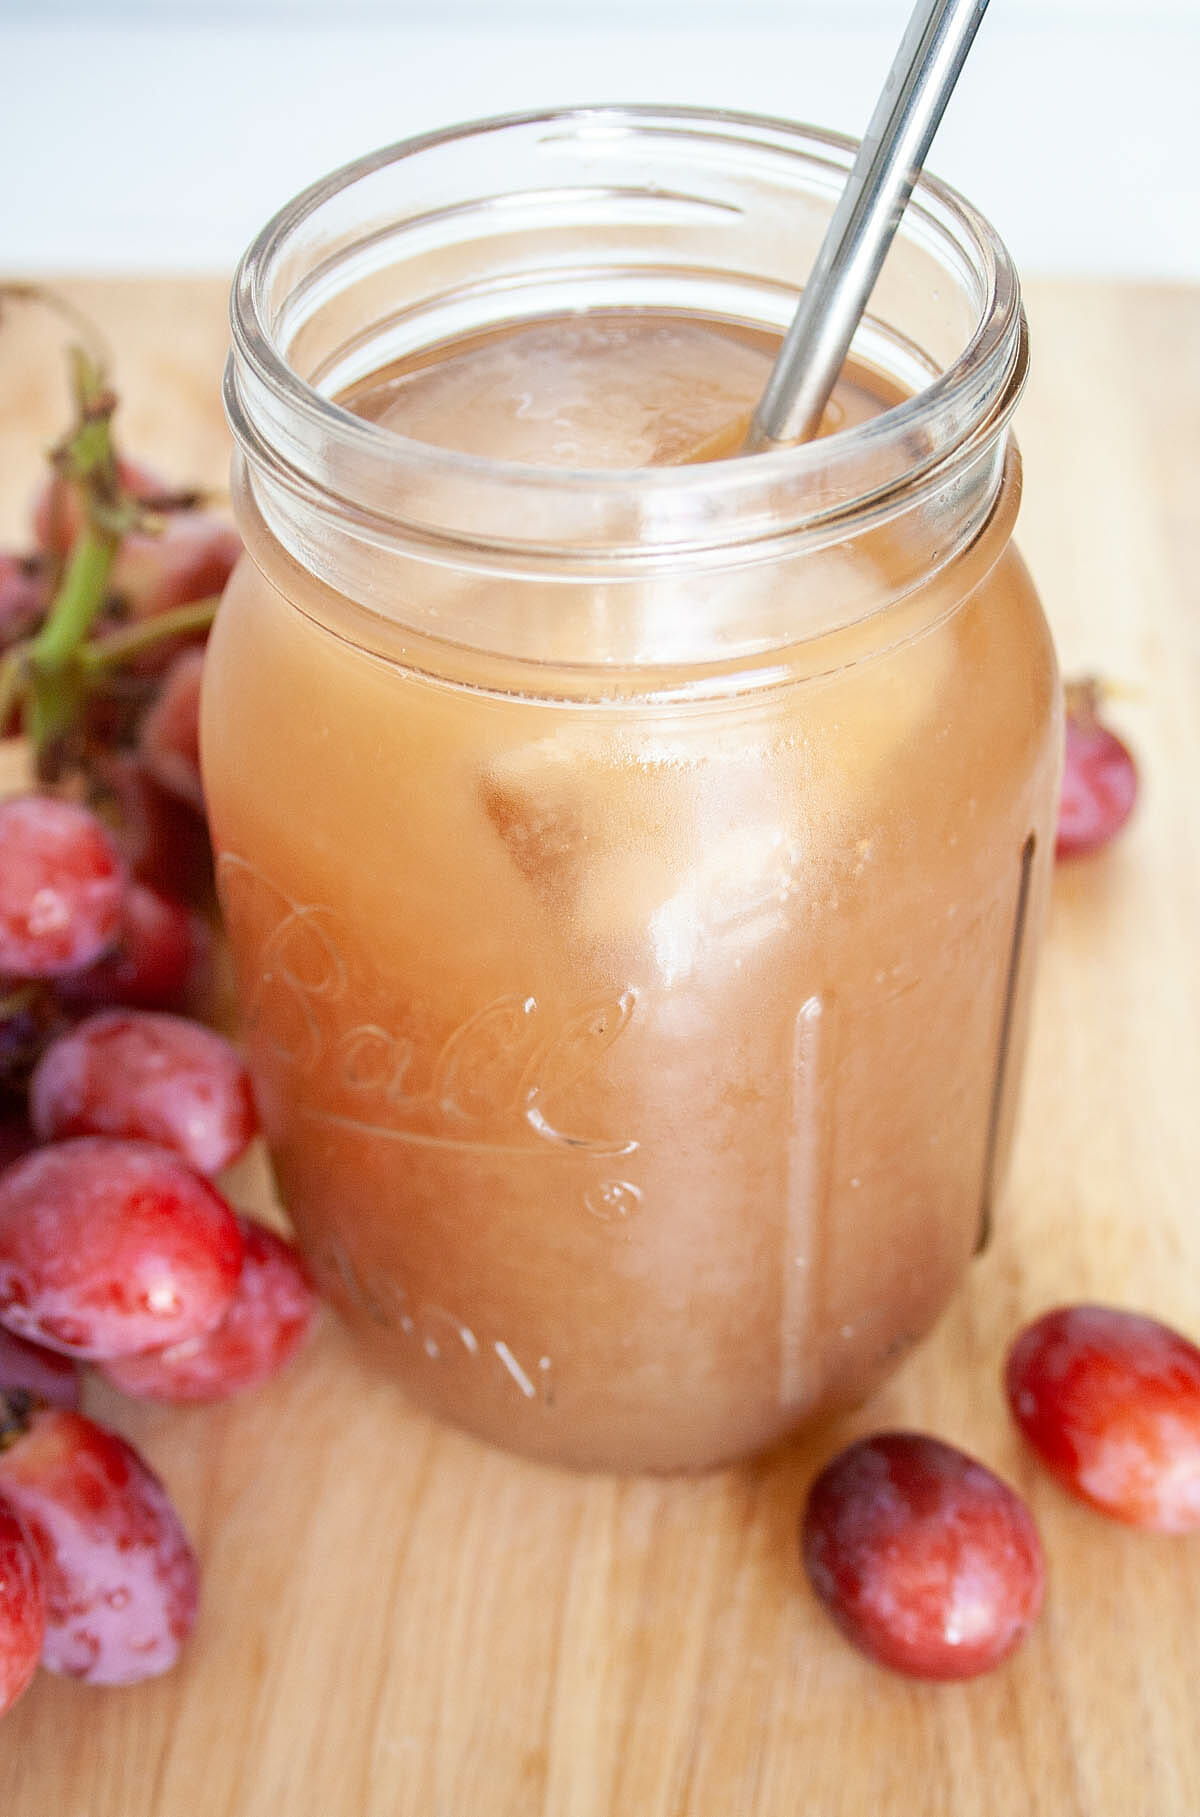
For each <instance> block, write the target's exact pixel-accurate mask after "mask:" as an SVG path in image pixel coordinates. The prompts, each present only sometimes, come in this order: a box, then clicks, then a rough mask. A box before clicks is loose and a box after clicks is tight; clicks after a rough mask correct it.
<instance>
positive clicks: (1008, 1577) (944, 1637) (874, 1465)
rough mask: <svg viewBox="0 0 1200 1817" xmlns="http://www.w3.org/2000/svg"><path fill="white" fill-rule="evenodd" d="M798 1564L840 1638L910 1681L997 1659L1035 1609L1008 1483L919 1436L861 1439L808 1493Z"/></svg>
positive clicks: (1024, 1523) (1024, 1524) (1031, 1568)
mask: <svg viewBox="0 0 1200 1817" xmlns="http://www.w3.org/2000/svg"><path fill="white" fill-rule="evenodd" d="M802 1548H803V1554H804V1563H805V1567H806V1569H807V1571H808V1575H809V1578H810V1580H811V1582H812V1585H813V1588H814V1589H815V1590H816V1592H817V1595H818V1596H819V1597H820V1598H821V1601H822V1602H823V1603H824V1604H825V1606H826V1608H827V1609H828V1610H829V1612H830V1614H831V1615H832V1616H833V1619H834V1621H835V1622H836V1623H837V1624H838V1626H839V1627H840V1628H841V1630H842V1632H843V1633H844V1634H845V1635H846V1636H847V1638H848V1639H850V1640H851V1641H853V1642H854V1644H855V1646H857V1647H860V1648H861V1649H862V1651H863V1652H864V1653H868V1654H870V1656H871V1657H872V1658H873V1659H876V1660H878V1661H879V1662H880V1663H881V1664H882V1665H886V1666H892V1667H893V1668H894V1669H895V1670H896V1671H899V1672H907V1673H908V1674H909V1675H910V1676H911V1677H914V1678H937V1679H950V1678H973V1677H974V1676H975V1675H976V1674H977V1673H979V1672H986V1671H987V1670H988V1669H989V1668H990V1667H991V1666H994V1665H997V1664H999V1662H1000V1661H1001V1660H1002V1659H1004V1658H1005V1657H1006V1656H1007V1655H1008V1654H1009V1653H1011V1652H1012V1650H1013V1648H1014V1647H1015V1646H1016V1645H1017V1643H1018V1641H1020V1639H1021V1637H1022V1636H1023V1635H1024V1633H1025V1631H1026V1629H1027V1628H1028V1627H1029V1626H1030V1624H1031V1623H1032V1621H1033V1619H1034V1617H1035V1616H1036V1615H1037V1612H1038V1609H1039V1608H1040V1606H1041V1600H1042V1588H1043V1579H1044V1571H1043V1565H1042V1548H1041V1544H1040V1542H1039V1540H1038V1535H1037V1529H1036V1527H1035V1526H1034V1524H1033V1518H1032V1516H1031V1515H1030V1513H1029V1510H1028V1508H1026V1506H1025V1504H1024V1502H1023V1501H1022V1500H1021V1499H1020V1497H1019V1496H1018V1495H1017V1494H1015V1492H1014V1491H1013V1490H1012V1489H1010V1488H1009V1487H1008V1485H1007V1483H1003V1482H1001V1480H1000V1478H999V1477H998V1476H993V1474H992V1472H991V1471H990V1470H987V1469H985V1468H984V1466H983V1465H982V1464H980V1463H977V1462H976V1461H975V1459H974V1458H971V1457H968V1456H967V1455H966V1453H965V1452H962V1451H958V1450H955V1448H954V1447H953V1446H952V1445H944V1444H942V1443H940V1441H939V1440H937V1439H933V1438H926V1437H924V1436H923V1435H922V1434H920V1433H913V1432H885V1433H878V1434H876V1436H875V1437H873V1438H868V1439H862V1440H860V1441H859V1443H858V1444H856V1445H851V1446H850V1447H849V1449H848V1450H846V1451H843V1452H841V1453H840V1454H839V1455H838V1456H837V1457H835V1458H834V1460H833V1462H832V1463H831V1464H829V1465H827V1466H826V1468H825V1469H824V1470H823V1471H822V1473H821V1475H820V1476H819V1477H818V1478H817V1480H816V1482H815V1483H814V1484H813V1487H812V1489H811V1491H810V1493H809V1498H808V1506H807V1508H806V1510H805V1514H804V1525H803V1534H802Z"/></svg>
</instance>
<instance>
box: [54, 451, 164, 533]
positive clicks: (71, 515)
mask: <svg viewBox="0 0 1200 1817" xmlns="http://www.w3.org/2000/svg"><path fill="white" fill-rule="evenodd" d="M117 471H118V473H119V475H120V479H121V484H122V486H124V488H125V490H126V492H128V493H130V494H131V495H132V496H133V497H134V498H139V499H148V498H156V497H159V496H160V495H162V494H163V493H164V492H165V491H166V487H165V486H164V484H163V482H162V480H161V479H160V478H159V476H158V474H157V473H153V472H152V471H151V470H150V468H149V467H146V466H143V465H142V463H141V462H140V461H130V460H125V459H124V458H121V459H119V460H118V461H117ZM82 523H83V511H82V507H81V505H80V500H79V491H78V488H77V487H76V486H74V485H73V484H72V483H71V481H70V480H68V479H66V478H65V477H64V476H63V475H62V474H61V473H56V474H54V476H53V477H52V478H51V479H49V480H47V481H46V484H45V485H44V486H43V488H42V490H41V491H40V492H39V493H38V496H37V498H36V499H35V500H34V506H33V534H34V536H35V538H36V539H37V543H38V547H39V548H41V549H45V550H46V551H47V553H48V554H51V555H66V554H67V553H68V552H69V551H70V549H71V546H72V544H73V543H74V541H75V538H76V537H77V536H78V535H79V530H80V526H81V525H82Z"/></svg>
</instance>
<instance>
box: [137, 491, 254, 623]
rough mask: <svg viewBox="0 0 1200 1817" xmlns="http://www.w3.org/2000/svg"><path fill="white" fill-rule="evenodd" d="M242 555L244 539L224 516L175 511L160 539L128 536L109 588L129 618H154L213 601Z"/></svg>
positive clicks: (166, 521)
mask: <svg viewBox="0 0 1200 1817" xmlns="http://www.w3.org/2000/svg"><path fill="white" fill-rule="evenodd" d="M241 553H242V540H241V537H240V536H239V535H238V533H237V531H236V530H235V529H234V528H233V526H232V524H230V523H227V522H226V520H225V519H224V518H222V517H218V516H217V515H216V514H215V513H214V512H212V511H201V510H197V509H195V508H192V509H189V510H186V511H171V512H169V513H167V514H166V515H165V517H164V520H163V527H162V529H161V530H160V531H159V532H158V533H157V534H156V535H143V534H142V533H140V532H137V531H135V532H134V533H133V534H132V535H130V536H127V537H126V538H125V541H124V542H123V543H122V545H121V549H120V552H119V554H118V556H117V559H116V561H115V562H114V564H113V570H112V579H111V588H112V591H113V592H114V593H115V594H117V595H118V596H119V598H120V600H121V602H122V604H123V606H124V608H125V610H126V612H127V613H128V614H129V615H130V616H131V617H133V618H153V617H156V616H157V614H158V613H160V612H169V611H170V610H171V609H172V607H174V606H190V605H193V604H194V603H195V602H196V601H197V600H201V599H212V598H214V597H215V596H216V595H217V594H219V593H220V592H221V591H222V589H223V588H224V586H225V583H226V581H227V580H228V579H229V576H230V575H231V574H232V572H233V568H234V564H235V562H236V561H237V559H238V557H239V556H240V555H241ZM173 647H174V648H178V646H177V645H175V646H173Z"/></svg>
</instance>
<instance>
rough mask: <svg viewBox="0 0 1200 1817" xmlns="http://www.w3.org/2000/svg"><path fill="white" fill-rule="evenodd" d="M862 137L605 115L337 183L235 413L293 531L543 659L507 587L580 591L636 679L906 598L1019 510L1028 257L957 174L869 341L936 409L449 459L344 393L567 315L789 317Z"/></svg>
mask: <svg viewBox="0 0 1200 1817" xmlns="http://www.w3.org/2000/svg"><path fill="white" fill-rule="evenodd" d="M855 149H856V148H855V145H854V143H853V141H850V140H847V139H841V138H835V137H833V136H831V135H827V134H822V133H817V132H814V131H812V130H810V129H807V128H801V127H795V126H789V125H787V124H785V123H779V122H772V121H764V120H758V119H752V118H747V117H744V116H737V115H730V114H719V113H700V112H689V111H685V110H672V109H647V108H612V109H586V110H575V111H570V112H564V113H557V114H541V115H536V116H527V117H522V118H519V119H511V120H505V121H492V122H483V123H481V124H478V125H475V126H472V127H467V128H463V129H461V130H458V131H454V132H449V133H442V134H435V135H430V136H428V137H426V138H424V139H420V140H414V141H410V142H407V143H405V144H403V145H400V146H396V147H393V148H390V149H389V150H388V151H385V152H381V153H378V154H376V155H375V156H374V157H371V158H367V159H364V160H362V161H361V162H360V163H359V164H356V165H353V166H350V167H348V168H347V169H346V170H344V171H342V172H339V173H337V174H336V175H335V176H333V177H330V178H329V179H327V180H326V181H325V182H324V183H322V184H320V185H317V186H316V187H315V188H314V189H312V190H310V191H308V192H306V194H305V195H303V196H301V197H299V198H298V199H297V200H296V201H295V202H294V203H292V204H291V205H290V206H289V207H288V208H286V209H285V210H284V211H283V212H282V213H281V214H280V215H279V216H278V217H276V219H275V221H273V222H272V223H271V224H270V225H269V226H268V227H267V229H266V230H265V231H264V233H263V234H262V235H261V236H260V238H259V239H258V240H257V241H256V242H255V244H254V246H253V247H252V248H251V249H250V251H249V253H248V254H247V255H246V258H245V259H244V260H243V263H242V266H241V268H240V270H239V274H238V278H237V281H236V285H235V290H234V297H233V343H234V344H233V351H232V354H231V356H230V361H229V365H228V369H227V374H226V400H227V408H228V411H229V417H230V422H231V424H232V427H233V429H234V433H235V435H236V437H237V440H238V443H239V446H240V450H241V456H242V460H243V463H244V479H245V487H246V493H247V497H248V498H251V499H252V500H253V507H254V511H255V513H256V515H257V516H258V518H259V519H260V520H261V523H262V525H264V526H265V527H266V529H267V530H268V531H269V532H270V534H271V535H272V536H273V537H274V538H275V539H276V540H277V542H278V543H279V544H280V546H281V547H282V549H283V550H284V551H285V552H286V553H287V554H289V555H290V556H292V557H293V558H296V559H297V560H298V561H299V563H300V566H301V567H302V568H303V569H304V570H305V571H306V572H307V573H309V574H311V575H313V576H314V577H315V578H316V579H317V580H318V581H319V582H321V583H324V584H325V585H327V586H328V587H330V588H331V589H333V590H334V591H335V592H337V593H339V594H341V595H342V596H344V597H347V598H348V599H350V600H351V601H353V602H356V603H357V604H358V606H360V607H361V608H363V609H364V610H365V611H367V612H373V613H377V614H382V615H383V616H384V617H385V618H388V619H391V620H393V621H394V622H395V623H397V624H398V625H401V626H407V627H408V628H410V629H413V630H426V631H430V632H432V633H433V634H434V635H437V636H441V637H444V638H446V639H448V640H449V641H451V642H454V643H459V644H465V645H470V646H472V647H475V648H480V649H490V650H491V651H492V652H493V653H495V654H497V655H502V656H511V657H513V658H516V659H524V658H533V659H534V660H538V659H539V657H540V656H544V653H545V652H544V646H543V645H542V644H541V642H540V639H541V637H542V633H543V630H544V625H543V622H542V621H543V614H541V613H540V612H538V611H532V612H530V611H529V610H528V609H522V610H521V611H514V612H512V613H509V614H504V613H498V612H497V611H496V610H495V605H494V597H495V592H496V589H495V588H494V587H492V588H489V587H488V586H486V585H481V584H480V583H482V582H491V581H495V580H502V581H505V582H509V583H516V590H517V591H518V592H523V593H526V594H529V595H530V597H531V598H532V597H537V596H541V597H542V598H543V599H546V598H548V597H549V596H551V595H555V594H558V595H559V599H558V604H557V605H556V606H555V607H553V608H551V609H549V610H548V613H547V614H546V615H545V616H547V617H548V618H549V619H550V620H551V621H552V622H553V623H554V624H555V625H559V624H560V621H562V620H563V619H564V612H563V610H562V608H563V605H564V602H565V601H566V599H567V596H568V595H569V596H570V600H571V602H572V604H571V610H570V611H569V612H567V613H566V619H567V620H570V621H573V622H574V623H575V624H576V626H577V631H578V635H577V638H576V639H575V643H574V645H572V644H571V639H570V637H569V636H568V637H567V638H566V640H565V641H566V645H567V646H568V647H567V648H566V649H565V650H564V654H565V655H566V656H567V657H568V658H569V659H570V660H572V661H578V662H580V663H584V664H587V663H601V664H609V665H611V664H620V663H622V662H630V663H634V664H637V663H644V662H645V661H647V660H663V661H667V662H671V663H677V662H681V661H684V662H698V663H702V662H706V661H713V662H723V661H724V660H726V659H727V658H728V659H731V660H737V659H738V658H743V659H746V658H750V657H756V656H758V655H760V654H761V653H762V652H764V651H766V650H769V649H770V648H773V647H779V646H780V644H781V643H791V644H794V643H795V642H797V641H799V640H802V639H806V638H819V637H822V636H825V635H827V634H828V633H829V632H831V631H833V630H836V629H837V628H838V627H839V625H845V624H849V623H853V622H856V621H858V620H859V619H861V618H862V616H863V615H864V614H865V613H869V612H871V611H878V610H880V609H881V608H882V607H884V606H886V605H888V604H891V603H894V602H895V601H896V600H898V599H900V598H903V597H904V596H905V595H906V594H907V593H908V592H910V591H911V590H912V589H913V588H915V587H918V586H920V585H921V584H922V581H923V580H925V579H927V578H928V575H929V573H930V572H931V571H932V570H933V569H934V568H936V567H937V566H939V565H944V564H945V563H946V562H947V561H950V560H953V559H954V557H955V556H956V555H957V554H958V553H959V552H961V551H962V550H964V549H966V548H968V547H969V546H970V545H971V544H972V543H973V541H974V540H975V539H976V538H978V537H979V535H980V533H981V531H982V529H983V527H984V526H985V525H986V524H987V523H988V521H989V519H990V518H991V517H992V516H993V513H994V512H995V509H996V505H997V499H998V497H999V494H1000V489H1001V484H1002V476H1003V473H1004V470H1005V459H1006V450H1007V441H1008V437H1007V425H1008V420H1009V417H1010V415H1011V412H1012V410H1013V408H1014V406H1015V404H1016V401H1017V398H1018V396H1019V394H1020V391H1021V387H1022V384H1023V381H1024V376H1025V368H1026V340H1025V329H1024V321H1023V317H1022V313H1021V309H1020V301H1019V294H1018V289H1017V283H1016V278H1015V274H1014V272H1013V269H1012V266H1011V262H1010V261H1009V259H1008V256H1007V254H1006V253H1005V251H1004V249H1003V247H1002V246H1001V245H1000V243H999V241H998V240H997V239H996V237H995V235H994V234H993V233H992V231H991V229H990V228H989V227H988V226H987V224H986V223H985V222H983V221H982V220H981V219H980V217H979V216H978V215H976V214H975V213H974V211H973V210H971V209H970V208H969V206H968V205H967V204H966V203H964V202H962V201H961V200H960V199H959V198H958V197H957V196H955V195H954V194H953V193H952V192H951V191H949V190H947V189H945V188H944V187H943V186H941V185H940V184H938V183H936V182H935V181H933V180H932V179H929V178H924V179H922V181H921V182H920V183H919V184H918V186H917V189H916V191H915V192H914V196H913V199H912V201H911V202H910V204H909V208H908V210H907V211H906V215H905V220H904V222H903V224H902V227H901V231H900V233H899V235H898V236H897V240H896V243H895V245H894V247H893V251H892V254H891V255H890V256H889V260H888V263H887V265H886V267H885V269H884V272H883V274H882V276H881V278H880V281H879V283H878V285H877V286H876V291H875V294H874V296H873V298H872V304H871V311H870V313H869V315H868V316H867V318H865V319H864V322H863V323H862V324H861V325H860V329H859V332H858V335H857V336H856V338H855V343H854V346H853V348H852V357H853V358H855V359H856V360H857V361H859V362H860V363H861V364H862V365H864V366H867V367H872V368H874V369H876V370H878V371H879V372H881V373H882V374H883V375H884V376H885V378H887V379H888V380H890V381H892V382H893V383H894V384H895V385H896V386H897V387H898V388H899V389H900V390H901V391H902V392H904V393H906V394H908V395H907V396H906V398H905V401H904V402H903V403H901V404H899V405H897V406H896V407H894V408H892V409H890V410H887V411H885V412H884V413H883V414H882V415H880V416H878V417H876V418H874V419H872V420H870V421H868V422H866V423H864V424H862V425H860V426H859V427H857V428H854V429H851V430H847V431H845V432H843V433H840V434H838V435H835V436H833V437H830V438H826V439H823V440H821V441H820V442H816V443H810V444H808V445H806V446H802V447H798V448H794V449H787V450H782V451H778V452H772V453H767V454H761V455H755V456H754V457H752V458H749V459H731V460H724V461H717V462H711V463H706V464H704V465H703V466H693V467H688V466H683V467H674V468H665V469H642V470H638V471H620V470H618V471H604V472H594V471H584V470H578V471H575V470H562V469H548V468H544V467H532V466H528V465H522V464H520V463H517V462H512V461H505V460H495V459H491V458H485V457H482V456H473V455H467V454H461V453H457V452H455V451H453V450H450V449H445V448H435V447H430V446H429V445H427V444H423V443H419V442H415V441H412V440H409V439H406V438H405V437H403V436H400V435H397V434H395V433H393V432H392V431H390V430H386V429H382V428H380V427H379V426H378V425H376V424H374V423H371V422H367V421H364V420H362V419H361V418H358V417H356V416H354V415H353V414H352V413H350V412H349V411H347V410H346V409H344V408H343V407H342V406H341V405H340V404H339V403H338V402H337V401H336V399H337V398H338V397H339V396H340V395H341V394H342V393H343V392H344V391H345V390H346V389H347V388H348V387H350V386H351V385H353V384H355V383H356V382H359V381H361V380H362V379H363V378H365V377H367V376H368V375H369V374H370V373H371V372H373V371H377V370H379V369H380V368H382V367H384V366H386V365H389V364H391V363H392V362H394V361H395V360H396V359H398V358H402V357H404V356H406V355H411V354H413V353H415V352H419V351H421V350H423V349H426V348H429V347H432V346H437V345H439V344H442V343H444V342H446V341H447V340H450V339H452V338H455V337H459V336H462V335H464V334H468V333H477V332H480V331H483V330H487V329H489V328H492V327H495V326H497V325H499V324H501V323H511V322H513V321H521V320H529V319H538V318H541V317H544V316H547V315H552V314H556V313H562V312H563V311H564V310H578V309H587V308H613V307H617V308H623V309H640V310H667V311H674V312H688V313H696V314H701V315H707V316H714V317H719V318H723V319H727V320H733V321H737V322H739V323H742V324H749V325H752V326H755V327H761V328H764V329H767V330H770V331H775V332H781V331H782V329H783V328H784V327H785V326H786V324H787V321H788V319H789V318H790V315H791V312H792V308H793V307H794V302H795V292H796V284H797V281H798V275H802V274H803V273H804V272H805V271H806V270H807V269H808V267H809V265H810V264H811V262H812V257H813V256H814V254H815V250H816V247H817V245H818V244H819V241H820V237H821V233H822V231H823V228H824V225H825V222H826V221H827V219H828V216H829V213H830V212H831V210H832V207H833V205H834V203H835V201H836V198H837V194H838V193H839V190H840V187H841V184H842V182H843V181H844V179H845V175H846V173H847V171H848V169H849V167H850V164H851V162H852V160H853V156H854V151H855ZM881 539H883V540H884V541H886V543H887V546H888V549H889V551H890V553H889V557H888V560H887V562H886V564H883V566H884V567H886V584H882V583H881V572H882V569H881V563H880V560H879V551H880V549H881V547H882V542H881ZM418 570H419V578H418ZM785 575H786V577H787V586H786V593H787V599H786V602H784V603H782V604H781V587H782V582H783V577H784V576H785ZM747 577H749V578H747ZM510 590H511V589H510ZM651 596H652V597H653V600H654V602H655V604H654V609H653V610H652V611H650V612H649V614H648V613H647V601H648V600H649V599H650V597H651ZM664 631H668V632H669V633H670V634H669V635H667V636H666V638H665V642H664V640H663V634H664ZM651 632H654V633H655V635H654V636H650V635H649V634H650V633H651ZM656 639H657V641H656ZM648 640H649V644H650V645H653V646H654V648H653V649H649V648H648Z"/></svg>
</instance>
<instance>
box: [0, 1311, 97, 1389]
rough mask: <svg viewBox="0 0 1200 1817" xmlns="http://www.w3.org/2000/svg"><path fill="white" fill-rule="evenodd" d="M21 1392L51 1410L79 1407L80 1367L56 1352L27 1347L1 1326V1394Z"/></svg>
mask: <svg viewBox="0 0 1200 1817" xmlns="http://www.w3.org/2000/svg"><path fill="white" fill-rule="evenodd" d="M13 1388H20V1389H23V1390H24V1392H25V1393H26V1394H32V1395H35V1396H36V1397H37V1399H38V1400H39V1401H46V1402H47V1403H48V1405H50V1406H51V1407H78V1405H79V1367H78V1364H76V1363H75V1362H73V1361H72V1359H71V1358H70V1357H69V1356H61V1355H60V1354H59V1352H58V1351H57V1350H45V1349H43V1348H42V1346H41V1345H40V1344H28V1343H26V1341H25V1339H24V1338H19V1337H17V1336H16V1334H15V1333H14V1332H11V1331H6V1330H5V1329H4V1327H3V1325H0V1394H3V1393H4V1391H5V1389H13Z"/></svg>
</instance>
